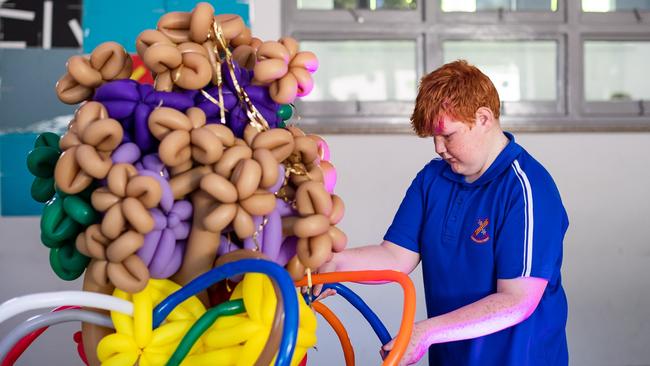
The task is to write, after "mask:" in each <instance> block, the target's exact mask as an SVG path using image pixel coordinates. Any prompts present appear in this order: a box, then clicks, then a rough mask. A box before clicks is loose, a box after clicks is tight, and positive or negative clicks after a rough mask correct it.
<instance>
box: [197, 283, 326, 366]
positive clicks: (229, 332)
mask: <svg viewBox="0 0 650 366" xmlns="http://www.w3.org/2000/svg"><path fill="white" fill-rule="evenodd" d="M236 299H243V301H244V306H245V307H246V313H245V314H242V315H233V316H224V317H221V318H219V319H217V321H216V322H215V323H214V325H213V327H212V328H211V329H210V330H208V331H207V332H206V334H205V336H204V343H205V346H206V349H208V350H222V351H225V350H229V352H232V353H234V354H237V355H239V356H238V357H234V359H235V360H236V362H234V363H232V365H237V366H243V365H253V364H254V363H255V361H256V360H257V358H258V357H259V355H260V354H261V352H262V350H263V348H264V346H265V344H266V341H267V339H268V338H269V334H270V331H271V328H272V324H273V315H274V312H275V307H276V305H277V297H276V296H275V291H274V290H273V285H272V283H271V280H270V279H269V278H268V277H267V276H265V275H263V274H259V273H247V274H246V275H245V276H244V280H243V281H242V282H240V283H239V284H238V285H237V287H235V290H234V291H233V293H232V295H231V297H230V300H231V301H232V300H236ZM298 303H299V305H298V308H299V319H300V320H299V321H300V322H299V327H298V340H297V343H296V351H295V353H294V355H293V358H292V359H291V365H297V364H298V363H299V362H300V361H301V360H302V359H303V357H304V356H305V353H306V352H307V349H308V348H310V347H312V346H314V345H315V344H316V316H315V315H314V313H313V312H312V310H311V309H310V308H309V306H307V304H306V303H305V301H304V299H303V298H302V296H298ZM195 357H199V356H195ZM191 359H192V356H188V361H190V360H191Z"/></svg>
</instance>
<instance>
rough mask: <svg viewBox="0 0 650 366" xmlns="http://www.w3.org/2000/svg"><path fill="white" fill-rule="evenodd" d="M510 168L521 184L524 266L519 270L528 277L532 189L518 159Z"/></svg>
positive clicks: (531, 243)
mask: <svg viewBox="0 0 650 366" xmlns="http://www.w3.org/2000/svg"><path fill="white" fill-rule="evenodd" d="M512 169H513V170H514V171H515V174H516V175H517V178H518V179H519V183H520V184H521V188H522V192H523V195H524V197H523V198H524V206H525V207H524V258H523V260H524V268H523V270H522V272H521V276H522V277H530V273H531V269H532V266H533V224H534V220H533V191H532V187H531V186H530V181H529V180H528V176H527V175H526V173H525V172H524V171H523V169H521V166H520V165H519V161H517V160H515V161H514V162H513V163H512Z"/></svg>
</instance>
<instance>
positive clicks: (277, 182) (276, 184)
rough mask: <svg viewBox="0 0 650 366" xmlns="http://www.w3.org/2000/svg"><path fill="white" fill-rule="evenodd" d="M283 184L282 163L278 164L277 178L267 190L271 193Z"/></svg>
mask: <svg viewBox="0 0 650 366" xmlns="http://www.w3.org/2000/svg"><path fill="white" fill-rule="evenodd" d="M283 184H284V164H278V180H277V181H276V182H275V184H274V185H273V186H272V187H271V188H269V189H268V191H269V192H271V193H276V192H277V191H279V190H280V188H282V185H283Z"/></svg>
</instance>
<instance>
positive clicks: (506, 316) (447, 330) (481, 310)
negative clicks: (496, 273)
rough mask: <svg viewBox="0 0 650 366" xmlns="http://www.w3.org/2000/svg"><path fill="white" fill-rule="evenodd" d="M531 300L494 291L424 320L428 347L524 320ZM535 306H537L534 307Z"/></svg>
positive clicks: (473, 336) (500, 328) (506, 326)
mask: <svg viewBox="0 0 650 366" xmlns="http://www.w3.org/2000/svg"><path fill="white" fill-rule="evenodd" d="M530 308H531V306H530V304H527V303H525V302H521V301H519V300H518V299H517V298H516V297H514V296H512V295H510V294H504V293H495V294H492V295H489V296H487V297H484V298H483V299H481V300H479V301H476V302H474V303H471V304H469V305H466V306H463V307H462V308H459V309H456V310H454V311H452V312H449V313H447V314H443V315H440V316H437V317H433V318H430V319H427V320H424V321H422V323H424V324H423V325H424V326H423V327H421V329H422V331H424V332H425V333H426V334H425V335H424V336H423V338H422V339H424V340H425V346H426V347H428V346H430V345H432V344H436V343H444V342H452V341H459V340H464V339H471V338H476V337H481V336H484V335H488V334H492V333H495V332H498V331H500V330H502V329H505V328H508V327H511V326H513V325H516V324H518V323H520V322H522V321H523V320H525V319H526V318H527V317H528V316H529V315H530V313H531V311H530ZM533 309H534V307H533Z"/></svg>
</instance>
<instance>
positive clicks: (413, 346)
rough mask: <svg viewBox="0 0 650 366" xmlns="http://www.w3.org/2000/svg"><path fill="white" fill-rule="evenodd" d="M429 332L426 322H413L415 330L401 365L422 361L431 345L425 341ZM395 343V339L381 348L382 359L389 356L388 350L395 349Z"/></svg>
mask: <svg viewBox="0 0 650 366" xmlns="http://www.w3.org/2000/svg"><path fill="white" fill-rule="evenodd" d="M426 332H427V327H426V325H425V323H424V322H415V324H413V331H412V333H411V339H410V340H409V345H408V347H406V352H404V356H402V359H401V360H400V361H399V366H406V365H412V364H414V363H417V362H418V361H420V359H421V358H422V356H424V354H425V353H426V352H427V350H428V349H429V347H428V346H427V345H426V343H425V339H424V338H425V336H426ZM394 345H395V339H393V340H392V341H390V342H388V343H386V344H385V345H384V346H383V347H381V348H380V349H379V354H380V355H381V357H382V359H384V358H386V356H388V352H389V351H391V350H392V349H393V346H394Z"/></svg>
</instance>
